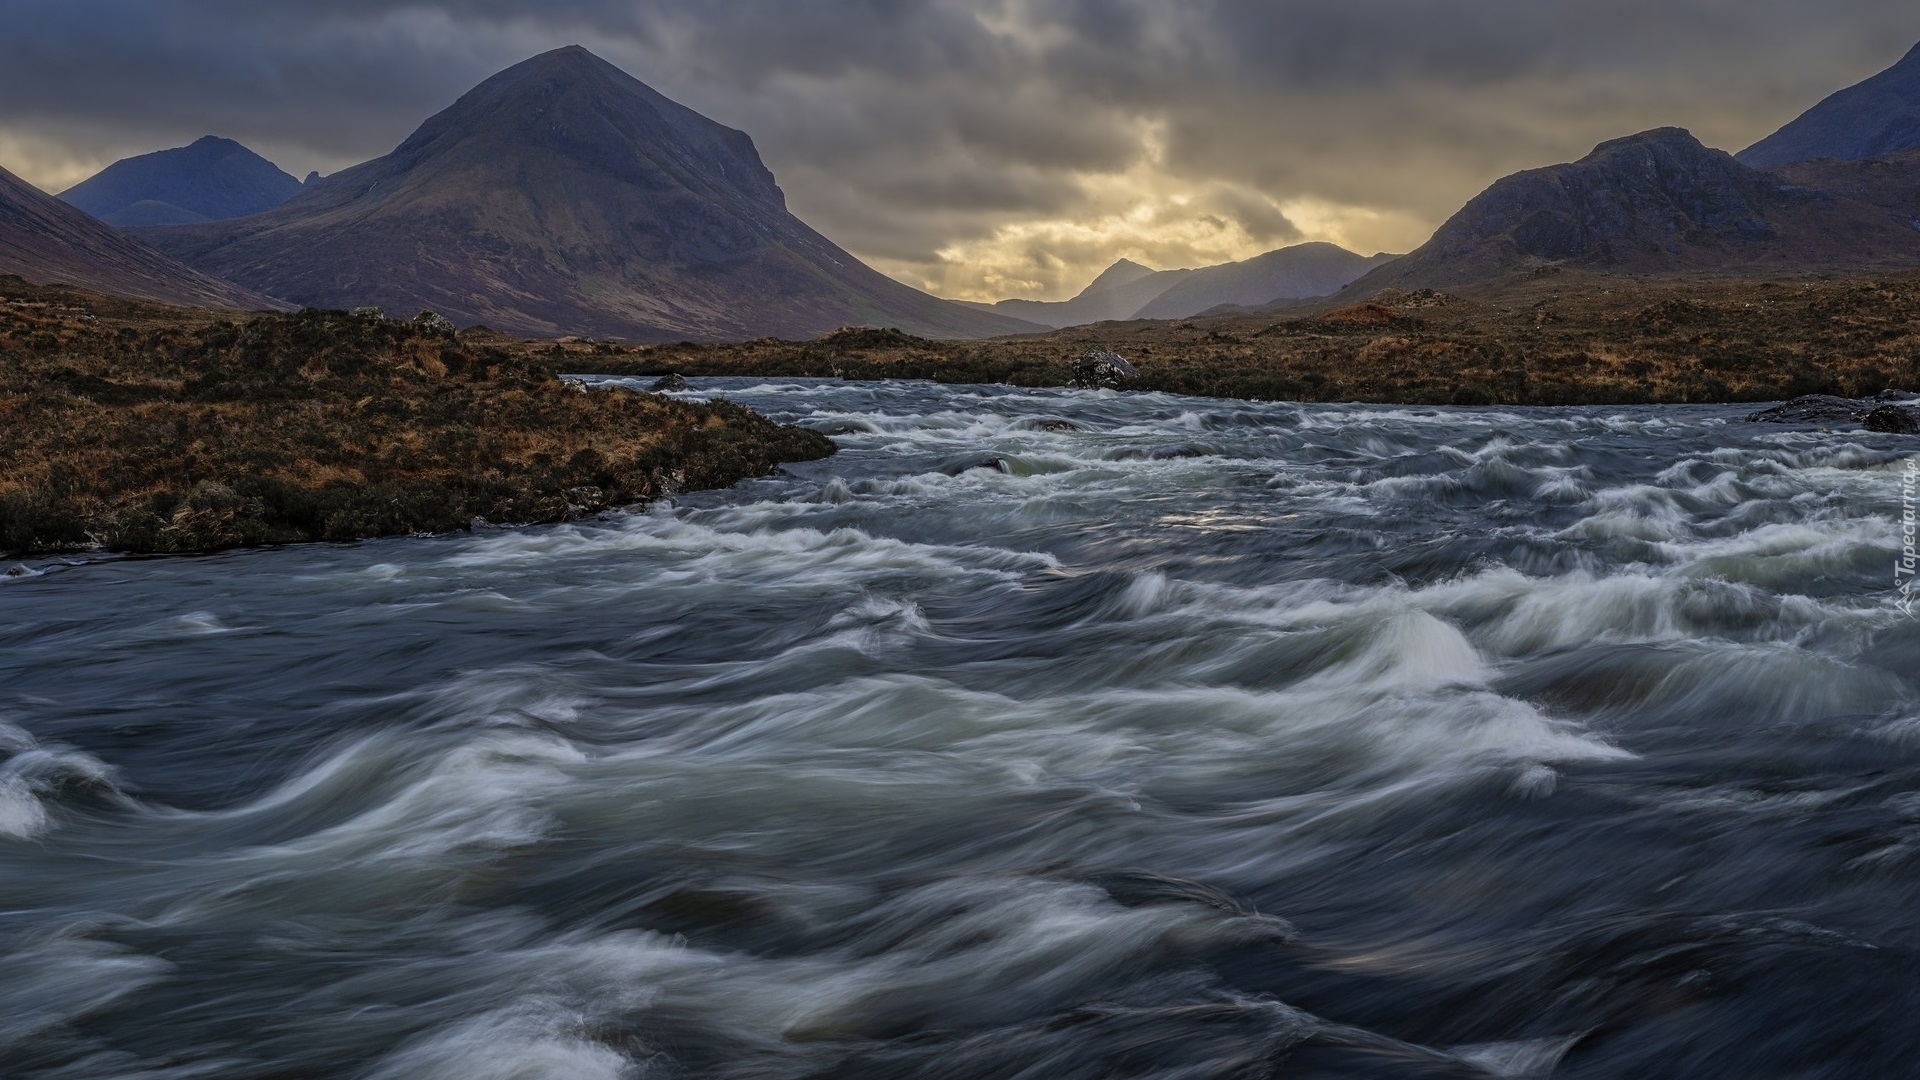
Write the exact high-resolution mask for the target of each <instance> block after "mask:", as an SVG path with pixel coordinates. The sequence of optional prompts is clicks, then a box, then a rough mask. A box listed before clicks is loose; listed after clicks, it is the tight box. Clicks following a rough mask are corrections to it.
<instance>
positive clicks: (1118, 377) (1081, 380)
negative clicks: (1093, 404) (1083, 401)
mask: <svg viewBox="0 0 1920 1080" xmlns="http://www.w3.org/2000/svg"><path fill="white" fill-rule="evenodd" d="M1139 374H1140V373H1139V372H1138V371H1135V370H1134V367H1133V365H1132V364H1129V363H1127V358H1126V357H1124V356H1121V355H1120V354H1119V353H1117V352H1112V351H1110V350H1108V349H1095V350H1093V351H1092V352H1090V353H1088V354H1086V355H1085V356H1082V357H1081V358H1080V359H1078V360H1075V361H1074V362H1073V381H1072V382H1070V383H1068V384H1067V385H1068V386H1069V387H1070V388H1072V389H1074V390H1099V389H1103V388H1104V389H1110V390H1118V389H1120V388H1121V387H1123V386H1125V385H1126V384H1127V383H1129V382H1132V381H1133V379H1134V377H1135V376H1137V375H1139Z"/></svg>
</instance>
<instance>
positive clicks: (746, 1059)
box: [0, 380, 1920, 1080]
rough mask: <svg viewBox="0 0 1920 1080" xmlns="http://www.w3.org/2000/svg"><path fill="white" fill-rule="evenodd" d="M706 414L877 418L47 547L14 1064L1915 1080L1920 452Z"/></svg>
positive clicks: (1207, 409) (945, 416)
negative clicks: (550, 492) (452, 510)
mask: <svg viewBox="0 0 1920 1080" xmlns="http://www.w3.org/2000/svg"><path fill="white" fill-rule="evenodd" d="M595 392H620V391H617V390H600V391H595ZM690 393H691V394H692V396H696V397H698V396H708V395H713V394H723V395H724V396H726V397H729V398H731V399H733V400H737V401H740V402H742V403H744V404H747V405H751V406H753V407H754V408H756V409H759V410H761V411H762V412H764V413H767V414H768V415H770V416H773V417H776V418H779V419H783V420H790V421H794V422H799V423H804V424H807V425H809V426H812V427H815V428H818V429H820V430H823V431H826V432H828V433H830V434H832V435H833V436H834V437H835V441H836V442H837V443H838V444H839V446H840V447H841V451H840V453H839V454H838V455H837V456H835V457H833V458H831V459H828V460H825V461H820V462H814V463H809V464H804V465H796V466H792V467H789V468H788V469H786V470H783V472H782V473H781V474H780V475H777V476H774V477H770V478H767V479H764V480H757V481H752V482H749V483H745V484H742V485H740V486H738V487H736V488H734V489H732V490H730V491H725V492H712V493H702V494H697V495H691V496H686V497H682V498H678V499H675V500H673V501H672V502H671V503H670V504H663V505H660V506H657V507H655V508H653V509H651V510H648V511H646V512H640V513H632V514H614V515H607V516H604V517H602V518H599V519H595V520H590V521H583V522H578V523H573V524H566V525H556V526H544V527H533V528H519V529H499V530H492V529H484V530H480V531H476V532H474V533H472V534H462V535H457V536H447V537H434V538H413V539H398V540H387V541H379V542H370V543H362V544H353V545H308V546H300V547H290V548H284V549H277V550H259V551H246V552H234V553H228V554H223V555H219V556H212V557H203V558H170V559H143V560H127V559H120V560H116V559H100V560H91V561H77V562H73V563H68V562H59V561H54V562H34V563H30V564H27V565H25V566H22V567H16V568H15V571H14V576H12V577H8V578H0V1076H4V1077H6V1078H8V1080H29V1078H30V1080H53V1078H61V1080H68V1078H71V1080H109V1078H125V1080H133V1078H139V1080H189V1078H193V1080H200V1078H221V1080H226V1078H232V1080H262V1078H276V1080H287V1078H309V1077H312V1078H320V1077H363V1078H368V1080H402V1078H406V1080H412V1078H424V1080H438V1078H445V1080H535V1078H549V1077H551V1078H567V1080H576V1078H577V1080H613V1078H639V1077H647V1078H679V1077H687V1078H692V1077H713V1078H728V1080H829V1078H834V1080H840V1078H850V1080H879V1078H885V1077H931V1078H951V1080H963V1078H987V1077H1004V1078H1023V1080H1027V1078H1030V1080H1079V1078H1085V1080H1107V1078H1121V1077H1125V1078H1140V1080H1148V1078H1152V1080H1200V1078H1249V1080H1251V1078H1255V1077H1268V1076H1274V1077H1304V1078H1336V1077H1341V1078H1344V1077H1413V1078H1427V1077H1432V1078H1485V1077H1524V1078H1543V1077H1549V1076H1552V1077H1558V1078H1581V1077H1622V1078H1627V1077H1631V1078H1638V1080H1646V1078H1665V1077H1672V1078H1688V1080H1700V1078H1710V1077H1729V1078H1735V1077H1737V1078H1743V1080H1751V1078H1758V1077H1782V1078H1784V1077H1794V1078H1814V1077H1834V1078H1840V1077H1848V1078H1855V1077H1868V1076H1871V1077H1896V1076H1916V1075H1920V1023H1916V1021H1915V1017H1916V1016H1917V1015H1920V682H1916V678H1920V622H1917V621H1916V620H1915V619H1914V618H1912V617H1910V616H1909V615H1908V614H1907V613H1906V612H1905V611H1904V610H1902V608H1901V607H1900V605H1899V600H1900V597H1899V595H1898V594H1897V593H1896V591H1895V586H1896V584H1897V579H1896V574H1895V566H1896V561H1897V560H1898V558H1899V557H1900V548H1901V528H1900V517H1901V513H1902V487H1901V485H1902V480H1903V477H1904V476H1906V468H1907V461H1908V453H1909V451H1910V444H1908V443H1905V442H1903V441H1901V440H1899V439H1898V438H1897V437H1892V436H1881V435H1869V434H1864V433H1862V434H1836V433H1828V432H1819V431H1814V430H1811V429H1805V428H1784V427H1772V426H1766V425H1755V424H1745V423H1741V422H1740V417H1741V415H1742V414H1743V413H1744V411H1745V410H1744V409H1740V408H1732V407H1729V408H1714V407H1698V408H1695V407H1659V408H1651V407H1650V408H1601V409H1567V410H1531V411H1528V410H1505V409H1497V408H1493V409H1426V408H1392V407H1374V406H1330V405H1312V406H1302V405H1292V404H1271V403H1248V402H1233V401H1220V400H1208V399H1197V398H1179V397H1174V396H1168V395H1158V394H1127V395H1120V394H1114V393H1112V392H1098V393H1080V392H1067V391H1026V390H1014V389H1010V388H979V387H973V388H967V387H938V386H933V385H929V384H923V383H894V384H886V383H871V384H844V383H839V382H829V381H819V382H813V381H790V382H762V381H756V380H696V382H695V389H694V390H693V391H691V392H690Z"/></svg>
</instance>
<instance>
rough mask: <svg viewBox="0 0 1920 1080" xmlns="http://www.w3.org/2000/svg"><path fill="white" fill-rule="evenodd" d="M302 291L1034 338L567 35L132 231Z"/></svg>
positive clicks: (266, 285)
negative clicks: (295, 174)
mask: <svg viewBox="0 0 1920 1080" xmlns="http://www.w3.org/2000/svg"><path fill="white" fill-rule="evenodd" d="M135 232H136V234H137V235H138V236H140V237H141V238H142V239H144V240H146V241H148V242H150V243H152V244H154V245H155V246H157V247H159V248H161V249H162V250H164V251H167V252H169V253H171V254H173V255H175V256H177V257H178V258H180V259H182V260H183V261H185V262H187V263H189V264H191V265H193V266H195V267H197V268H199V269H201V270H203V271H205V272H207V273H209V274H215V275H219V276H221V277H225V278H229V279H231V280H233V281H237V282H240V283H242V284H244V285H246V286H248V287H250V288H254V289H258V290H260V291H262V292H266V293H270V294H272V295H274V296H279V297H284V298H286V299H288V300H291V301H294V302H296V303H300V304H310V305H318V306H327V307H348V306H356V305H363V304H372V305H378V306H381V307H384V308H387V309H388V310H390V311H394V312H398V313H402V314H411V313H412V312H414V311H416V310H418V309H420V308H432V309H433V310H435V311H438V312H441V313H442V314H444V315H446V316H447V317H449V318H451V319H453V320H454V321H455V322H457V323H460V324H463V325H471V324H475V323H484V324H486V325H488V326H490V327H493V328H495V329H498V330H503V331H510V332H513V333H519V334H528V335H535V336H557V335H562V334H579V335H587V336H592V337H606V338H615V339H623V340H629V341H675V340H683V339H741V338H755V337H763V336H778V337H790V338H811V337H815V336H818V335H821V334H824V333H827V332H829V331H831V330H834V329H837V328H839V327H841V326H846V325H874V326H892V327H898V328H899V329H901V330H905V331H907V332H909V333H913V334H918V335H921V336H925V337H944V338H954V337H987V336H993V335H998V334H1009V333H1018V332H1022V331H1029V330H1035V329H1038V328H1037V327H1035V326H1034V325H1032V324H1030V323H1023V322H1020V321H1017V320H1015V319H1011V318H1006V317H1003V316H1000V315H996V314H992V313H987V312H980V311H975V310H970V309H968V308H967V307H965V306H963V305H960V304H956V303H952V302H950V301H946V300H940V299H937V298H935V297H932V296H929V295H927V294H925V293H922V292H919V291H918V290H915V289H912V288H909V287H908V286H906V285H903V284H900V283H899V282H897V281H894V280H893V279H891V278H888V277H886V276H885V275H883V274H880V273H879V272H877V271H875V270H873V269H871V268H869V267H868V266H866V265H865V264H863V263H861V262H860V261H859V260H858V259H856V258H854V257H853V256H852V255H849V254H848V253H846V252H845V251H842V250H841V249H840V248H838V247H836V246H834V244H833V243H832V242H831V241H829V240H827V239H826V238H825V237H823V236H821V235H820V234H819V233H816V232H814V231H813V230H812V229H810V228H808V227H807V226H806V224H805V223H803V222H801V221H800V220H799V219H798V218H796V217H794V216H793V215H792V214H791V213H789V212H788V211H787V207H786V198H785V196H784V195H783V194H782V193H781V191H780V188H779V187H778V186H777V185H776V184H775V183H774V178H773V174H772V173H771V172H769V171H767V167H766V166H765V165H764V164H762V163H761V160H760V155H759V154H758V152H756V151H755V149H754V146H753V141H752V140H751V139H749V138H748V137H747V136H746V135H745V134H743V133H741V132H739V131H735V130H733V129H731V128H727V127H723V126H722V125H720V124H717V123H715V122H713V121H711V120H709V119H707V118H706V117H704V116H701V115H700V114H698V113H696V112H694V111H692V110H690V109H687V108H685V107H684V106H681V105H678V104H676V103H674V102H672V101H670V100H668V99H667V98H665V97H663V96H661V95H660V94H658V93H656V92H655V91H654V90H652V89H651V88H649V87H647V86H646V85H645V84H643V83H641V82H639V81H638V80H636V79H634V78H633V77H631V76H629V75H628V74H626V73H625V72H623V71H621V70H620V69H619V68H616V67H614V66H613V65H611V64H609V63H607V62H606V61H604V60H601V59H600V58H599V57H596V56H594V55H593V54H592V53H589V52H588V51H587V50H585V49H582V48H579V47H577V46H575V47H570V48H565V49H559V50H556V51H554V52H550V53H545V54H543V55H541V56H537V57H534V58H533V59H531V60H527V61H525V62H523V63H520V64H517V65H515V66H513V67H511V68H508V69H507V70H506V71H503V72H501V73H500V74H498V75H495V76H494V77H492V78H490V79H488V80H487V81H485V82H483V83H481V84H480V85H479V86H478V87H476V88H475V89H474V90H472V91H470V92H469V93H467V94H466V95H465V96H464V97H462V98H461V99H460V100H459V101H457V102H455V103H454V104H453V106H452V107H450V108H448V109H447V110H445V111H444V112H442V113H440V114H439V115H437V116H434V117H433V118H432V119H430V120H428V121H427V122H426V123H425V124H423V125H421V127H420V129H419V130H418V131H416V132H414V134H413V135H412V136H411V137H409V138H408V139H407V140H406V141H405V142H403V143H401V144H400V146H399V148H397V149H396V150H394V151H393V153H391V154H388V155H387V156H385V157H382V158H378V159H375V160H373V161H369V162H367V163H365V164H363V165H358V166H355V167H353V168H351V169H347V170H345V171H343V172H339V173H335V174H333V175H332V176H328V177H326V178H325V179H322V180H320V181H318V182H316V183H314V184H312V185H311V186H309V187H307V188H306V189H304V190H303V191H301V192H300V193H299V194H298V195H296V196H294V197H293V198H292V199H290V200H288V201H287V202H286V203H284V204H282V205H280V206H278V207H276V208H274V209H271V210H268V211H267V212H265V213H261V214H255V215H253V216H251V217H247V218H241V219H237V220H233V221H216V222H208V223H204V224H196V225H181V226H171V227H155V228H145V229H139V230H135Z"/></svg>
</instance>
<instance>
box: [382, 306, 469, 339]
mask: <svg viewBox="0 0 1920 1080" xmlns="http://www.w3.org/2000/svg"><path fill="white" fill-rule="evenodd" d="M375 310H376V311H377V310H379V309H378V308H376V309H375ZM413 325H414V326H416V327H418V328H419V329H421V330H425V331H426V332H427V333H429V334H452V333H454V332H455V329H456V328H455V326H454V325H453V320H452V319H449V318H447V317H446V316H445V315H442V314H440V313H439V312H437V311H434V310H431V309H427V310H423V311H421V312H420V314H418V315H415V316H414V317H413Z"/></svg>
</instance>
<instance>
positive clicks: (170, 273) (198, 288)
mask: <svg viewBox="0 0 1920 1080" xmlns="http://www.w3.org/2000/svg"><path fill="white" fill-rule="evenodd" d="M0 274H17V275H19V276H20V277H23V278H26V279H27V280H28V281H35V282H39V283H40V284H43V285H76V286H79V287H81V288H84V289H92V290H94V291H95V292H103V293H113V294H116V295H119V296H132V297H138V298H140V299H143V300H158V301H160V302H162V303H168V304H182V305H187V306H191V307H221V308H237V309H242V310H257V309H262V308H273V307H284V306H285V305H283V304H280V303H279V302H277V301H274V300H270V299H268V298H267V297H265V296H261V295H260V294H258V293H255V292H253V291H251V290H248V289H244V288H241V287H240V286H238V285H235V284H233V283H232V282H228V281H221V280H219V279H217V278H213V277H209V276H207V275H206V274H203V273H201V272H199V271H198V270H194V269H192V268H190V267H187V266H183V265H181V264H180V263H179V262H177V261H175V260H173V259H171V258H169V257H167V256H165V255H162V254H161V253H160V252H158V251H155V250H154V249H152V248H150V247H148V246H147V245H145V244H142V243H140V242H139V241H138V240H135V239H133V238H132V237H130V236H128V235H126V234H125V233H123V232H121V231H120V230H118V229H115V228H113V227H112V226H110V225H106V224H104V223H102V222H100V221H98V220H95V219H94V218H91V217H88V216H87V215H86V214H84V213H82V212H80V211H79V210H77V209H75V208H73V207H71V206H68V205H67V204H66V203H63V202H61V201H60V200H59V199H56V198H54V197H53V196H51V195H49V194H47V193H46V192H44V191H41V190H40V189H39V188H36V187H34V186H33V185H31V184H29V183H27V182H26V181H24V180H22V179H20V178H19V177H17V176H15V175H13V174H12V173H10V172H8V171H6V170H5V169H0Z"/></svg>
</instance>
